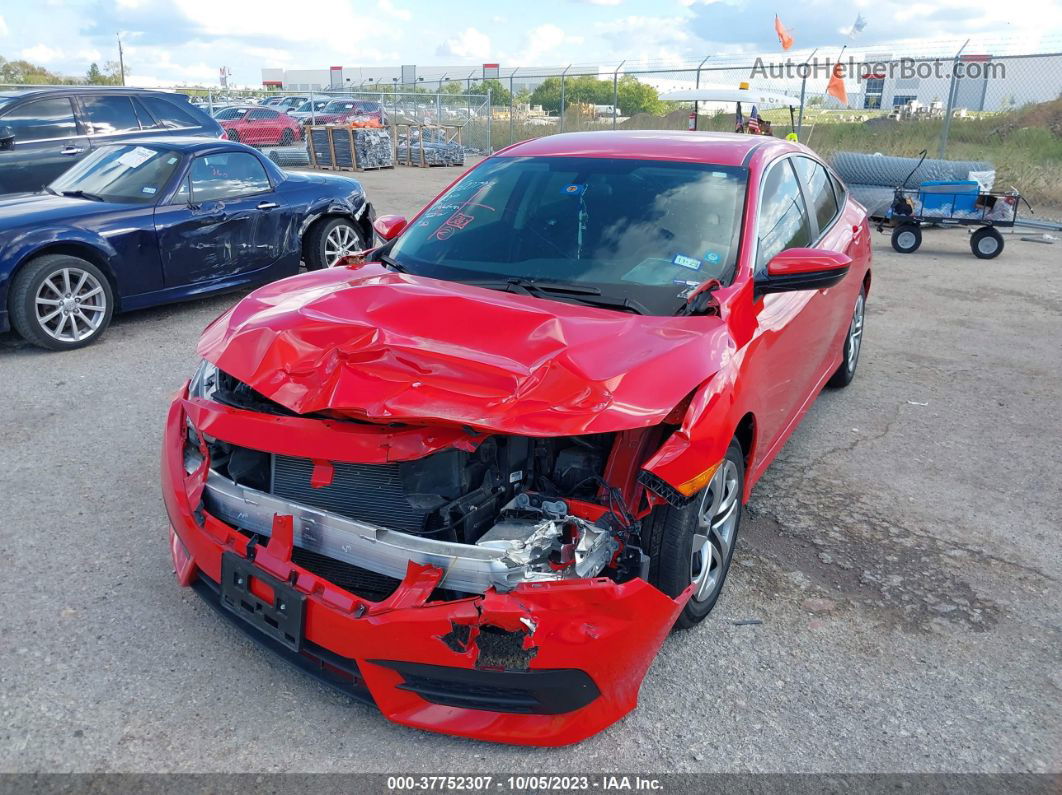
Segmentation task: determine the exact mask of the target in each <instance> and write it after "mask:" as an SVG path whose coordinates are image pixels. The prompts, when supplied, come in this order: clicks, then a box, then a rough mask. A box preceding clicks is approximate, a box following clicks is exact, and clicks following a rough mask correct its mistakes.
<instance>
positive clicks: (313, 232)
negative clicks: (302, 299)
mask: <svg viewBox="0 0 1062 795" xmlns="http://www.w3.org/2000/svg"><path fill="white" fill-rule="evenodd" d="M368 247H369V244H368V243H366V242H365V240H364V239H362V235H361V231H360V230H359V229H358V227H357V225H356V224H355V223H354V222H353V221H351V220H350V219H349V218H330V219H328V220H325V221H318V222H317V223H316V224H314V225H313V226H312V227H311V228H310V232H309V239H308V240H307V245H306V266H307V267H308V268H310V270H318V269H320V268H331V267H332V266H333V265H335V264H336V263H337V262H339V260H341V259H342V258H343V257H346V256H349V255H351V254H354V253H356V252H358V251H364V250H365V249H366V248H368Z"/></svg>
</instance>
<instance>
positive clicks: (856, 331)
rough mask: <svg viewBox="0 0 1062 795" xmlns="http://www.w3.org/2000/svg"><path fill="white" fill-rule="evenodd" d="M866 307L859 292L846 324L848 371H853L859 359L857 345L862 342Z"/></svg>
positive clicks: (846, 360) (846, 361)
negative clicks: (849, 320)
mask: <svg viewBox="0 0 1062 795" xmlns="http://www.w3.org/2000/svg"><path fill="white" fill-rule="evenodd" d="M865 307H866V302H865V301H864V300H863V293H862V292H860V293H859V296H858V297H857V298H856V305H855V311H853V312H852V322H851V324H850V325H849V326H848V345H847V349H848V357H847V359H845V366H847V367H848V372H850V373H852V372H855V368H856V363H857V362H858V361H859V347H860V345H861V344H862V342H863V312H864V309H865Z"/></svg>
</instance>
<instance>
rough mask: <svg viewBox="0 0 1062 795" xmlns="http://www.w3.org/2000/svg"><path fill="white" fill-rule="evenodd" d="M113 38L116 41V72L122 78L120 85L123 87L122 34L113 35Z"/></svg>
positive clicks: (123, 59)
mask: <svg viewBox="0 0 1062 795" xmlns="http://www.w3.org/2000/svg"><path fill="white" fill-rule="evenodd" d="M114 37H115V38H116V39H118V72H119V74H121V76H122V85H123V86H124V85H125V56H124V55H123V54H122V34H121V33H115V34H114Z"/></svg>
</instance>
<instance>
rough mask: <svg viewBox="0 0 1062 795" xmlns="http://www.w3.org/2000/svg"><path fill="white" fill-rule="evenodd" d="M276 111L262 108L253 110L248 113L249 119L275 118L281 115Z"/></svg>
mask: <svg viewBox="0 0 1062 795" xmlns="http://www.w3.org/2000/svg"><path fill="white" fill-rule="evenodd" d="M279 115H280V114H278V113H277V112H276V111H273V110H267V109H265V108H262V109H260V110H252V111H251V112H250V113H248V114H247V121H261V120H263V119H275V118H277V117H278V116H279Z"/></svg>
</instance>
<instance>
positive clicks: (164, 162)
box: [0, 137, 373, 350]
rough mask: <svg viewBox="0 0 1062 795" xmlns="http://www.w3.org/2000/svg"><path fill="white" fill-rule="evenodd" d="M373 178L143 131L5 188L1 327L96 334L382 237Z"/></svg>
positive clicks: (53, 335) (32, 333)
mask: <svg viewBox="0 0 1062 795" xmlns="http://www.w3.org/2000/svg"><path fill="white" fill-rule="evenodd" d="M372 217H373V211H372V207H371V206H370V205H369V203H368V202H367V201H366V199H365V194H364V191H363V190H362V188H361V184H360V183H359V182H358V181H357V180H354V179H350V178H348V177H341V176H339V175H337V174H318V173H295V172H286V171H282V170H281V169H279V168H278V167H277V166H276V165H274V164H273V163H272V162H271V161H270V160H268V159H267V158H265V157H263V156H262V155H261V154H260V153H259V152H257V151H255V150H254V149H251V148H250V147H248V146H244V145H243V144H238V143H233V142H228V141H216V140H211V139H204V138H187V139H179V138H177V139H175V138H146V137H145V138H138V139H136V140H126V141H123V142H122V143H121V144H115V145H112V146H105V147H102V148H100V149H96V150H95V151H93V152H92V154H90V155H88V156H87V157H86V158H84V159H83V160H81V161H80V162H78V163H77V164H76V165H75V166H73V167H72V168H71V169H70V170H69V171H67V172H66V173H65V174H63V175H62V176H60V177H59V178H58V179H56V180H55V182H53V183H52V184H51V185H49V186H48V187H47V188H45V192H43V193H35V194H20V195H12V196H5V197H3V198H2V199H0V331H6V330H7V329H8V328H9V327H13V328H14V329H15V331H17V332H18V333H19V334H21V335H22V336H23V337H24V338H26V339H27V340H29V341H30V342H33V343H35V344H37V345H40V346H42V347H45V348H50V349H52V350H64V349H68V348H77V347H80V346H82V345H86V344H88V343H90V342H92V341H94V340H96V339H97V338H99V336H100V335H101V334H102V333H103V330H104V329H105V328H106V327H107V325H108V323H110V320H111V316H112V315H113V313H114V312H116V311H126V310H130V309H140V308H142V307H147V306H154V305H156V304H163V303H168V302H171V301H182V300H186V299H189V298H196V297H199V296H202V295H206V294H208V293H214V292H218V291H222V290H229V289H232V288H235V287H240V286H242V285H249V284H256V283H261V282H268V281H272V280H274V279H278V278H281V277H283V276H290V275H292V274H294V273H296V272H297V271H298V269H299V264H300V262H305V263H306V265H307V267H309V268H321V267H327V266H330V265H332V264H334V263H335V262H336V261H337V260H338V259H339V258H341V257H343V256H345V255H346V254H349V253H352V252H354V251H357V250H360V249H363V248H367V247H368V245H369V244H370V242H371V241H372V239H373V238H372Z"/></svg>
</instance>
